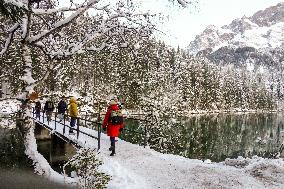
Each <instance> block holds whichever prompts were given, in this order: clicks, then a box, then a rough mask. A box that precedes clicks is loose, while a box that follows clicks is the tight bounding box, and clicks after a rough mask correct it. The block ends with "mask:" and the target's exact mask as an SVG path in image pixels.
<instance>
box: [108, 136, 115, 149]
mask: <svg viewBox="0 0 284 189" xmlns="http://www.w3.org/2000/svg"><path fill="white" fill-rule="evenodd" d="M109 139H110V146H111V149H112V152H113V153H115V137H109Z"/></svg>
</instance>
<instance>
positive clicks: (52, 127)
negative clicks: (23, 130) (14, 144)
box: [31, 109, 147, 150]
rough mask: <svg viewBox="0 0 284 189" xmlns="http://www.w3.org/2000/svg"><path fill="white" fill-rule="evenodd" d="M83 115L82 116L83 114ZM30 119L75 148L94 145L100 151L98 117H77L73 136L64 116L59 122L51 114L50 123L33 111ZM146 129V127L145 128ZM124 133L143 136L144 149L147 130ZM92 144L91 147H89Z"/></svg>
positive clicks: (99, 121)
mask: <svg viewBox="0 0 284 189" xmlns="http://www.w3.org/2000/svg"><path fill="white" fill-rule="evenodd" d="M83 115H84V114H83ZM31 117H32V119H33V120H34V121H35V122H36V124H38V125H40V126H42V127H44V128H46V129H47V130H49V131H50V133H51V134H55V135H57V136H58V137H59V138H61V139H63V140H64V141H66V142H68V143H71V144H73V145H75V146H76V147H93V146H94V144H95V143H96V149H97V150H100V147H101V132H102V128H101V118H100V115H98V114H94V115H87V114H85V115H84V118H82V117H78V118H77V120H76V125H75V127H74V128H72V129H73V131H75V132H74V134H69V130H70V129H71V126H70V118H71V117H70V116H69V115H68V114H65V115H64V116H63V119H62V120H59V118H58V113H57V112H53V116H52V118H51V120H50V121H48V120H47V115H46V114H45V113H44V112H40V116H39V117H36V114H35V111H34V109H33V112H32V115H31ZM127 119H133V120H139V121H145V120H141V119H138V118H135V117H131V118H127ZM145 128H146V127H145ZM124 132H132V133H137V134H140V135H143V137H142V138H143V144H144V147H145V146H146V143H147V141H146V140H147V138H146V137H147V129H143V132H142V133H141V132H138V131H136V130H132V129H124ZM89 144H92V145H89Z"/></svg>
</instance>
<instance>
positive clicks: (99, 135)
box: [97, 103, 102, 151]
mask: <svg viewBox="0 0 284 189" xmlns="http://www.w3.org/2000/svg"><path fill="white" fill-rule="evenodd" d="M98 112H99V114H98V119H97V123H98V151H99V150H100V148H101V132H102V126H101V124H100V122H101V106H100V103H99V107H98Z"/></svg>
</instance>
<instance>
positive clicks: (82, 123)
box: [32, 108, 101, 150]
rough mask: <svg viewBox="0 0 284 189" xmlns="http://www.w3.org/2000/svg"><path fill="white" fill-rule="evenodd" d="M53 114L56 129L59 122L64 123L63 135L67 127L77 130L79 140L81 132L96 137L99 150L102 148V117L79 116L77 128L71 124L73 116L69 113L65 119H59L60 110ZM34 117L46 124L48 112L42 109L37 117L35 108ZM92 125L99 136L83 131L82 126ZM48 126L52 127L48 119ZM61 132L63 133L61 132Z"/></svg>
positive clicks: (52, 118)
mask: <svg viewBox="0 0 284 189" xmlns="http://www.w3.org/2000/svg"><path fill="white" fill-rule="evenodd" d="M52 114H53V115H54V116H52V117H51V120H52V121H54V130H55V131H56V128H57V125H58V124H61V125H63V136H64V135H65V132H66V127H67V128H69V130H70V129H72V130H75V131H76V134H77V140H78V139H79V135H80V133H82V134H84V135H87V136H89V137H91V138H94V139H96V140H97V141H98V150H99V149H100V146H101V145H100V144H101V142H100V140H101V123H100V122H99V121H100V120H99V119H100V118H99V117H98V119H97V121H94V120H88V119H85V118H81V117H77V118H76V122H77V124H76V125H77V127H76V128H73V127H71V126H70V123H69V120H70V119H71V116H70V115H68V114H64V116H63V120H61V121H59V119H58V112H52ZM32 117H33V119H34V120H38V121H39V122H40V123H42V124H44V122H45V119H46V118H47V116H46V113H45V112H44V111H41V112H40V115H39V117H38V118H37V117H36V113H35V109H34V108H33V111H32ZM90 124H91V125H92V128H91V129H95V130H97V132H98V134H97V136H94V135H92V134H90V133H86V132H85V131H83V130H82V129H81V127H85V128H89V125H90ZM47 126H49V128H50V129H51V127H50V122H49V121H47ZM59 134H61V133H59Z"/></svg>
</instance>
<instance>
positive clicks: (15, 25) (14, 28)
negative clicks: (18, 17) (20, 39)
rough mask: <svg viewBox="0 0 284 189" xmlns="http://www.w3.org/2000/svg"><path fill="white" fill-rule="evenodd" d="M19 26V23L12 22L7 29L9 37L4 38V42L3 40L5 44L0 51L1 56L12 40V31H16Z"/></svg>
mask: <svg viewBox="0 0 284 189" xmlns="http://www.w3.org/2000/svg"><path fill="white" fill-rule="evenodd" d="M19 27H20V25H19V23H16V24H14V26H12V27H11V28H10V29H9V31H8V32H9V37H8V38H7V39H6V42H5V45H4V48H3V49H2V50H1V51H0V56H2V55H3V54H4V53H5V52H6V51H7V50H8V48H9V46H10V44H11V43H12V41H13V36H14V33H15V32H16V30H17V29H18V28H19Z"/></svg>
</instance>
